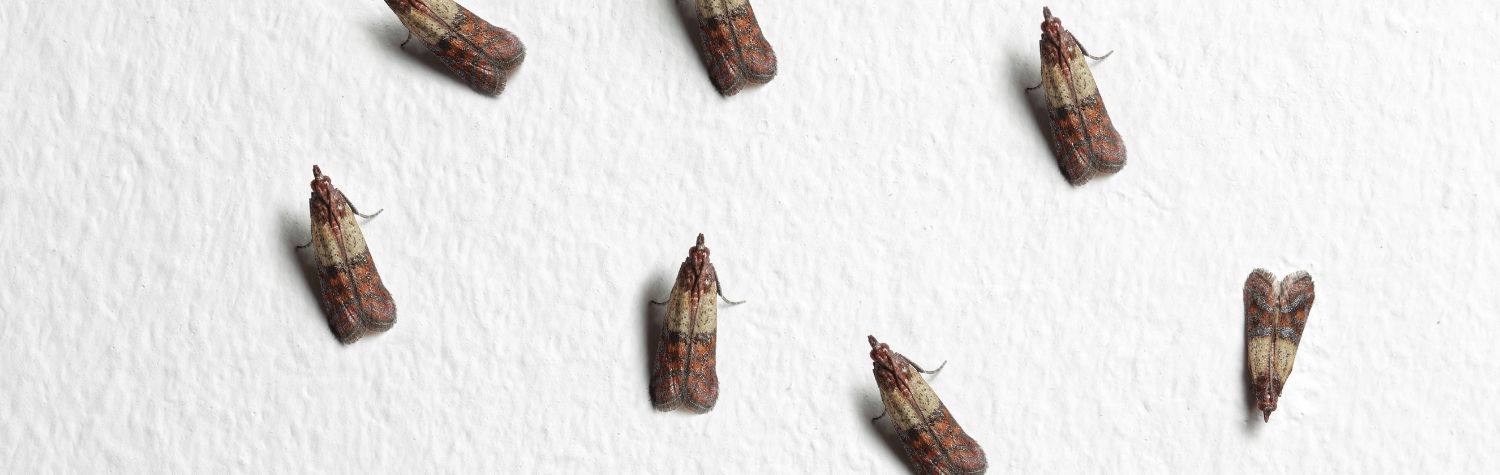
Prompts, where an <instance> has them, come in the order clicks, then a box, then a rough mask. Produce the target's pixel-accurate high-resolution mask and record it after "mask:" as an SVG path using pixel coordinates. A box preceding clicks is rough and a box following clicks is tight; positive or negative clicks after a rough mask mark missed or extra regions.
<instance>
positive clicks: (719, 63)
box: [697, 0, 745, 96]
mask: <svg viewBox="0 0 1500 475" xmlns="http://www.w3.org/2000/svg"><path fill="white" fill-rule="evenodd" d="M697 3H698V15H699V17H698V25H699V29H700V31H701V37H700V38H699V41H698V44H699V47H700V48H701V49H702V50H703V60H704V61H705V62H706V63H707V65H708V78H709V80H711V81H713V83H714V88H715V89H718V90H719V94H723V95H725V96H733V95H735V94H736V93H738V92H740V89H741V88H743V87H744V86H745V77H744V74H743V73H742V72H741V71H740V56H739V55H738V54H736V53H735V47H736V46H735V45H736V44H737V43H736V41H735V35H734V27H733V26H732V25H731V22H730V21H729V20H728V18H727V17H726V16H727V12H724V11H722V5H720V4H718V3H714V2H712V0H698V2H697Z"/></svg>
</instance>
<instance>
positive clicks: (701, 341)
mask: <svg viewBox="0 0 1500 475" xmlns="http://www.w3.org/2000/svg"><path fill="white" fill-rule="evenodd" d="M693 340H694V341H693V346H692V349H691V352H692V358H691V359H689V360H688V365H687V371H686V372H685V373H684V374H683V399H684V401H685V402H686V403H687V404H688V406H689V407H691V408H692V409H693V410H694V411H697V412H708V411H709V410H712V409H713V408H714V404H715V403H717V402H718V401H719V373H718V370H717V369H716V368H715V367H714V366H715V358H714V346H715V345H716V344H717V340H718V336H717V335H715V334H712V333H709V334H695V335H693Z"/></svg>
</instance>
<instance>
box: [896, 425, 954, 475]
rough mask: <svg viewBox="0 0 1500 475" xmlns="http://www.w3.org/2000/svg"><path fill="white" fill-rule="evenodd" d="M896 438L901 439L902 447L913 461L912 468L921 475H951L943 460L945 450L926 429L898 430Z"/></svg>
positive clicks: (898, 428)
mask: <svg viewBox="0 0 1500 475" xmlns="http://www.w3.org/2000/svg"><path fill="white" fill-rule="evenodd" d="M896 436H897V438H899V439H901V447H902V448H904V449H906V456H907V458H909V459H910V460H911V465H912V468H913V469H915V471H916V472H917V473H919V474H934V475H935V474H946V473H949V470H948V469H947V464H946V463H945V462H944V460H943V450H942V448H941V446H940V445H939V443H938V441H937V439H936V438H935V437H934V435H933V433H932V432H930V431H927V430H926V429H924V428H921V427H917V428H912V429H902V428H900V427H897V428H896Z"/></svg>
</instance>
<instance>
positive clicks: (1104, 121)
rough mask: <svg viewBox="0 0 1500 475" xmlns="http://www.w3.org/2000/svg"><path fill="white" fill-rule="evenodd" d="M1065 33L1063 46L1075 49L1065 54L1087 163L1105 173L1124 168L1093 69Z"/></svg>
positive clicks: (1119, 142)
mask: <svg viewBox="0 0 1500 475" xmlns="http://www.w3.org/2000/svg"><path fill="white" fill-rule="evenodd" d="M1065 34H1066V35H1068V44H1067V45H1066V46H1067V47H1069V48H1070V49H1073V50H1075V51H1072V52H1071V54H1070V55H1069V57H1070V60H1071V61H1072V62H1071V63H1070V64H1072V67H1071V69H1072V71H1073V76H1074V78H1073V82H1074V84H1073V87H1074V91H1075V92H1076V93H1078V96H1077V97H1076V99H1077V101H1078V112H1079V114H1080V115H1082V117H1083V126H1084V129H1085V130H1084V137H1086V146H1087V148H1088V150H1087V153H1086V155H1087V156H1088V161H1089V166H1090V167H1092V168H1094V170H1095V171H1098V172H1103V173H1106V174H1108V173H1115V172H1118V171H1120V169H1122V168H1125V141H1124V140H1121V139H1120V133H1119V132H1118V131H1116V130H1115V124H1114V121H1112V120H1110V118H1109V111H1108V110H1107V109H1105V107H1104V95H1103V94H1102V93H1101V92H1099V86H1098V84H1097V83H1095V82H1094V72H1093V71H1092V70H1090V69H1089V66H1088V63H1087V62H1086V61H1085V58H1086V57H1085V56H1084V54H1083V47H1082V46H1079V43H1078V39H1077V38H1074V37H1073V32H1065Z"/></svg>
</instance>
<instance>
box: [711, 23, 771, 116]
mask: <svg viewBox="0 0 1500 475" xmlns="http://www.w3.org/2000/svg"><path fill="white" fill-rule="evenodd" d="M713 1H714V0H698V2H699V3H700V4H702V3H705V2H713ZM704 10H708V8H704V7H703V6H702V5H700V7H699V11H700V12H701V11H704ZM699 22H700V25H701V26H700V28H701V29H702V31H703V38H702V48H703V55H704V56H705V57H706V58H707V59H708V75H709V78H710V79H712V80H713V83H714V87H715V88H717V89H718V90H719V93H720V94H723V95H725V96H732V95H735V94H736V93H738V92H740V90H741V89H743V88H744V86H745V83H747V82H750V83H757V84H763V83H766V82H769V81H770V80H771V79H772V78H774V77H776V52H775V50H773V49H771V43H770V42H768V41H766V37H765V35H764V34H763V33H761V29H760V23H759V22H758V21H756V18H755V9H754V8H752V7H751V6H750V3H749V2H748V1H746V2H744V3H743V4H742V5H740V6H739V7H735V8H730V9H729V11H728V12H727V13H726V14H723V15H714V16H708V17H704V18H700V19H699Z"/></svg>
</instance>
